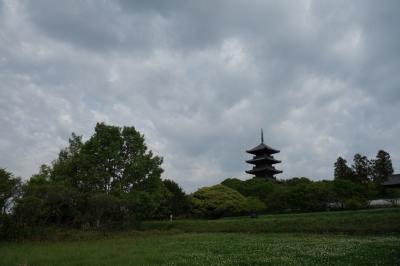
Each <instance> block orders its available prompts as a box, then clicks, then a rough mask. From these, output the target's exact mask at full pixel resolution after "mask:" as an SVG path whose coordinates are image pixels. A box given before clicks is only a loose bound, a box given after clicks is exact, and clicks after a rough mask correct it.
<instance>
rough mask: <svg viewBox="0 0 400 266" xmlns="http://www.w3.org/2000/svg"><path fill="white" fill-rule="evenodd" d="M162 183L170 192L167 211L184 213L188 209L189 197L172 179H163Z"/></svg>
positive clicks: (177, 213) (175, 213)
mask: <svg viewBox="0 0 400 266" xmlns="http://www.w3.org/2000/svg"><path fill="white" fill-rule="evenodd" d="M163 184H164V186H165V187H166V189H167V190H168V191H169V193H170V194H171V198H170V200H169V201H168V202H169V205H168V207H167V208H168V210H169V213H171V214H173V215H178V216H179V215H186V214H187V213H188V212H189V211H190V202H189V197H188V196H187V195H186V194H185V192H183V190H182V188H181V187H180V186H179V185H178V184H177V183H176V182H174V181H172V180H169V179H165V180H163Z"/></svg>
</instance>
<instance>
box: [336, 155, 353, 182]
mask: <svg viewBox="0 0 400 266" xmlns="http://www.w3.org/2000/svg"><path fill="white" fill-rule="evenodd" d="M334 166H335V170H334V176H335V180H352V179H353V172H352V170H351V168H350V167H348V166H347V161H346V160H345V159H343V158H342V157H339V158H337V160H336V162H335V165H334Z"/></svg>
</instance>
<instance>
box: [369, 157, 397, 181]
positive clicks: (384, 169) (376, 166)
mask: <svg viewBox="0 0 400 266" xmlns="http://www.w3.org/2000/svg"><path fill="white" fill-rule="evenodd" d="M392 174H393V166H392V160H391V159H390V154H389V153H388V152H386V151H384V150H380V151H378V154H377V155H376V159H375V160H374V161H373V180H374V182H375V183H376V184H382V183H383V182H385V181H387V180H388V178H389V176H390V175H392Z"/></svg>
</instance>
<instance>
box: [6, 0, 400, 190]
mask: <svg viewBox="0 0 400 266" xmlns="http://www.w3.org/2000/svg"><path fill="white" fill-rule="evenodd" d="M398 11H399V3H398V1H385V2H384V3H381V2H379V3H378V2H376V1H354V2H351V3H349V2H348V1H335V2H320V1H311V0H304V1H297V2H293V1H252V2H248V1H239V0H235V1H222V0H221V1H191V2H187V1H181V0H176V1H106V0H104V1H103V0H102V1H89V0H87V1H57V2H55V1H50V0H37V1H28V0H21V1H6V0H4V1H0V13H1V14H2V16H1V17H0V29H1V30H0V123H1V125H2V130H1V131H0V161H1V164H2V165H1V166H2V167H7V168H8V169H9V170H11V171H14V172H15V173H16V174H18V175H22V176H23V177H24V178H28V177H29V175H31V174H32V173H34V172H35V171H37V168H38V167H39V165H40V164H41V163H50V162H51V160H53V159H54V158H55V157H56V156H57V153H58V150H59V149H60V148H61V147H63V146H65V145H66V143H67V138H68V135H69V134H70V133H71V132H72V131H74V132H77V133H80V134H83V135H84V136H85V137H89V136H90V135H91V134H92V132H93V127H94V125H95V123H96V121H105V122H108V123H112V124H116V125H134V126H135V127H136V128H137V129H139V130H140V131H142V132H143V133H145V135H146V138H147V141H148V143H149V145H150V147H151V148H152V149H153V150H154V151H155V152H156V153H158V154H160V155H162V156H164V158H165V163H164V167H165V169H166V172H165V176H164V177H168V178H172V179H175V180H177V181H178V182H179V183H181V184H182V185H183V186H184V187H185V189H187V190H188V191H192V190H194V189H195V188H196V187H198V186H203V185H209V184H214V183H217V182H220V181H221V180H223V179H224V178H227V177H240V178H245V177H246V175H245V174H244V170H246V169H247V168H248V166H247V165H246V164H245V163H244V161H245V160H246V159H247V158H248V155H246V154H245V152H244V151H245V150H246V149H248V148H250V147H251V146H253V145H256V144H258V142H259V130H260V127H263V128H264V132H265V139H266V142H267V143H268V144H270V145H271V146H273V147H275V148H277V149H280V150H281V153H280V154H279V155H278V157H279V158H280V159H282V161H283V163H282V164H281V165H280V168H281V169H283V170H284V173H283V174H282V175H281V176H280V177H282V178H289V177H292V176H309V177H311V178H314V179H322V178H331V177H332V165H333V162H334V161H335V159H336V158H337V156H339V155H342V156H345V157H346V158H347V159H348V160H351V159H352V158H351V157H352V156H353V154H354V153H356V152H361V153H364V154H366V155H368V156H369V157H373V156H375V154H376V152H377V150H378V149H382V148H383V149H386V150H387V151H389V152H390V153H391V155H392V158H393V162H394V165H395V167H396V169H398V168H397V167H398V165H399V164H400V153H399V152H398V151H399V148H400V146H399V144H398V143H397V138H396V137H397V136H398V135H399V132H400V124H399V123H397V122H396V121H397V119H396V114H397V110H399V108H400V101H399V100H400V90H399V88H398V85H399V84H400V83H399V81H400V80H399V77H398V75H397V71H398V69H399V62H400V60H399V59H400V58H399V54H398V52H397V47H399V39H400V37H399V34H398V30H397V27H398V24H399V22H400V19H399V17H398V16H397V13H398Z"/></svg>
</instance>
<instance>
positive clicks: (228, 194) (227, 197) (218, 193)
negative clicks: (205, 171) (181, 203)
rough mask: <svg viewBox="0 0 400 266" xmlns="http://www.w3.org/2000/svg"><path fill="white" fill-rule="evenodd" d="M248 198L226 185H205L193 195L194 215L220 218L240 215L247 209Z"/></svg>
mask: <svg viewBox="0 0 400 266" xmlns="http://www.w3.org/2000/svg"><path fill="white" fill-rule="evenodd" d="M246 202H247V201H246V198H245V197H244V196H243V195H241V194H240V193H239V192H237V191H236V190H234V189H231V188H229V187H226V186H224V185H215V186H212V187H204V188H201V189H199V190H197V191H196V192H195V193H193V194H192V195H191V203H192V213H193V215H194V216H200V217H209V218H220V217H222V216H229V215H239V214H241V213H243V212H244V211H245V210H246V209H245V208H246Z"/></svg>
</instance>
